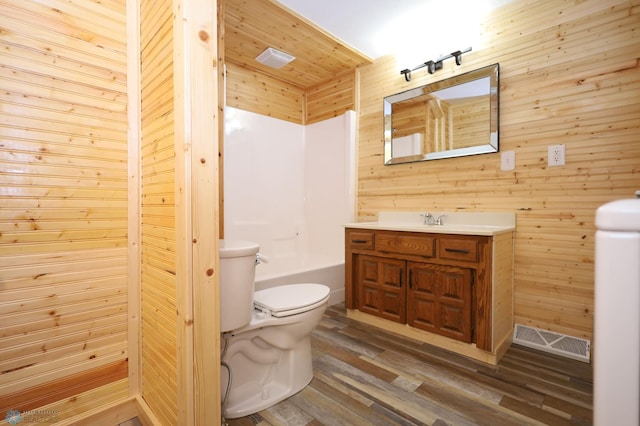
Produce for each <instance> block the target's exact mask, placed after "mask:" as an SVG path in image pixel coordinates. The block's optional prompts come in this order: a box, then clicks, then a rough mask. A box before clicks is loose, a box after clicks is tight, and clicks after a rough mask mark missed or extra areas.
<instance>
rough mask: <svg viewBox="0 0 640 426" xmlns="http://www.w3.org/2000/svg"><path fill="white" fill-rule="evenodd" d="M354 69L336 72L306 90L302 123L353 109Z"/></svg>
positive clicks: (356, 87)
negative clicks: (326, 79) (335, 74)
mask: <svg viewBox="0 0 640 426" xmlns="http://www.w3.org/2000/svg"><path fill="white" fill-rule="evenodd" d="M357 90H358V85H357V74H356V70H355V69H353V70H349V71H345V72H343V73H340V74H338V75H337V76H335V77H334V78H332V79H330V80H329V81H327V82H324V83H322V84H319V85H316V86H314V87H311V88H309V89H307V90H306V96H305V99H306V107H305V120H304V124H312V123H316V122H319V121H322V120H328V119H330V118H334V117H338V116H340V115H342V114H344V113H345V112H347V111H353V110H354V109H355V101H356V97H357Z"/></svg>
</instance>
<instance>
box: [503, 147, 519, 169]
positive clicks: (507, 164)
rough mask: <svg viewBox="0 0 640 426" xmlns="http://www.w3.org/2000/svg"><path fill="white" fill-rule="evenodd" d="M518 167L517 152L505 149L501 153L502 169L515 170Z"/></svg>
mask: <svg viewBox="0 0 640 426" xmlns="http://www.w3.org/2000/svg"><path fill="white" fill-rule="evenodd" d="M515 168H516V152H515V151H504V152H503V153H502V154H500V170H513V169H515Z"/></svg>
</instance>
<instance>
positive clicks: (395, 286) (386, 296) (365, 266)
mask: <svg viewBox="0 0 640 426" xmlns="http://www.w3.org/2000/svg"><path fill="white" fill-rule="evenodd" d="M357 276H358V309H359V310H360V311H362V312H366V313H368V314H372V315H376V316H379V317H382V318H385V319H388V320H391V321H396V322H401V323H404V322H405V321H406V284H405V283H406V262H405V261H404V260H396V259H386V258H383V257H376V256H365V255H359V256H358V272H357Z"/></svg>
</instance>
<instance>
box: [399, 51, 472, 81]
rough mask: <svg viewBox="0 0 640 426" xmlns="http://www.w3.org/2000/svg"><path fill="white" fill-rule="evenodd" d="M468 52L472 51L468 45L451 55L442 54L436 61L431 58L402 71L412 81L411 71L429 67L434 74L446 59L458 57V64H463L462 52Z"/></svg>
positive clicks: (406, 78) (405, 77)
mask: <svg viewBox="0 0 640 426" xmlns="http://www.w3.org/2000/svg"><path fill="white" fill-rule="evenodd" d="M467 52H471V48H470V47H467V48H466V49H464V50H456V51H455V52H452V53H451V54H449V55H446V56H442V57H440V58H438V59H436V60H435V61H432V60H429V61H426V62H424V63H422V64H420V65H418V66H417V67H415V68H413V69H409V68H407V69H404V70H402V71H400V74H401V75H404V79H405V80H406V81H411V71H415V70H419V69H420V68H424V67H427V71H429V74H433V73H434V72H436V71H438V70H441V69H442V61H445V60H447V59H449V58H456V65H461V64H462V54H463V53H467Z"/></svg>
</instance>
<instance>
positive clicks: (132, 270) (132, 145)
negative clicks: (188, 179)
mask: <svg viewBox="0 0 640 426" xmlns="http://www.w3.org/2000/svg"><path fill="white" fill-rule="evenodd" d="M141 90H142V89H141V84H140V4H139V2H138V0H135V1H133V0H129V1H127V96H128V109H127V114H128V117H127V119H128V122H129V127H128V133H127V138H128V142H127V146H128V157H129V158H128V176H129V178H128V185H129V186H128V204H129V206H128V212H129V213H128V217H129V219H128V231H127V232H128V236H129V238H128V254H127V260H128V264H127V281H128V283H127V287H128V294H129V299H128V308H127V309H128V318H129V320H128V331H127V332H128V348H129V372H128V374H129V396H134V395H137V394H139V393H140V387H141V386H140V380H141V377H140V376H141V375H140V372H141V371H142V365H141V356H140V354H141V353H142V339H141V338H140V336H141V334H142V333H141V330H140V316H141V314H140V239H141V236H140V229H141V224H140V217H141V214H140V192H141V191H140V188H141V181H140V175H141V172H140V137H141V136H140V115H141V100H140V94H141Z"/></svg>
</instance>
